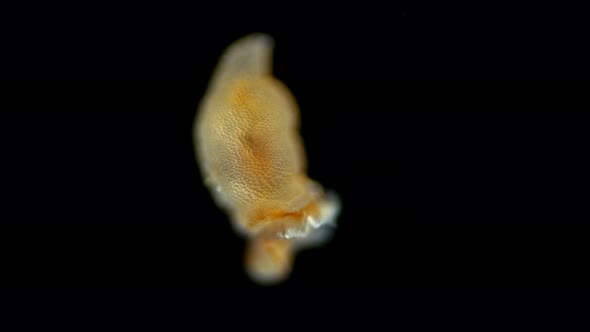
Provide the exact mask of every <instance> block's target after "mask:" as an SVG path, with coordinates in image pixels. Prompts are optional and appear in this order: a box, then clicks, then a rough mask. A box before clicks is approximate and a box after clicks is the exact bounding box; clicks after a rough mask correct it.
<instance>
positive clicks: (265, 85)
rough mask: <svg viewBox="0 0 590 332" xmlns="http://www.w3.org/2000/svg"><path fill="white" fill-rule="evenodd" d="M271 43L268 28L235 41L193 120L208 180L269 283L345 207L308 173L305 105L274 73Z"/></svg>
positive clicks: (320, 238)
mask: <svg viewBox="0 0 590 332" xmlns="http://www.w3.org/2000/svg"><path fill="white" fill-rule="evenodd" d="M272 48H273V42H272V39H271V38H270V37H269V36H267V35H262V34H253V35H249V36H246V37H244V38H242V39H240V40H238V41H236V42H234V43H233V44H231V45H230V46H229V47H228V48H227V50H226V51H225V52H224V54H223V55H222V57H221V59H220V62H219V64H218V66H217V68H216V70H215V72H214V74H213V77H212V79H211V82H210V85H209V88H208V90H207V92H206V94H205V96H204V97H203V99H202V101H201V104H200V106H199V110H198V114H197V117H196V121H195V126H194V139H195V147H196V153H197V160H198V162H199V166H200V168H201V172H202V175H203V177H204V179H205V184H206V185H207V186H208V187H209V189H210V190H211V192H212V195H213V197H214V198H215V201H216V202H217V204H218V205H219V206H220V207H221V208H222V209H224V210H225V211H226V212H227V213H228V214H229V215H230V218H231V221H232V224H233V225H234V226H235V228H236V230H237V231H238V232H239V233H240V234H243V235H244V236H246V237H248V239H249V242H250V243H249V246H248V249H247V251H246V257H245V265H246V271H247V272H248V274H249V275H250V277H251V278H252V279H253V280H254V281H256V282H259V283H263V284H270V283H276V282H279V281H281V280H284V279H285V278H286V277H287V276H288V275H289V272H290V271H291V268H292V263H293V258H294V254H295V250H297V249H299V248H301V247H305V246H309V245H314V244H318V243H321V242H324V241H325V240H326V239H327V237H328V235H329V234H330V232H329V228H326V227H322V226H325V225H330V224H333V222H334V220H335V217H336V215H337V213H338V210H339V203H338V200H337V198H336V196H335V195H334V194H325V193H324V192H323V189H322V187H321V186H320V185H319V184H317V183H316V182H314V181H312V180H310V179H309V178H308V177H307V176H306V174H305V168H306V161H305V153H304V149H303V144H302V140H301V137H300V136H299V133H298V122H299V110H298V107H297V104H296V102H295V99H294V97H293V96H292V95H291V93H290V92H289V90H288V89H287V87H285V86H284V85H283V84H282V83H281V82H279V81H278V80H277V79H276V78H274V77H273V76H272V63H271V62H272V61H271V58H272ZM320 227H322V228H321V229H320ZM326 230H328V232H327V231H326Z"/></svg>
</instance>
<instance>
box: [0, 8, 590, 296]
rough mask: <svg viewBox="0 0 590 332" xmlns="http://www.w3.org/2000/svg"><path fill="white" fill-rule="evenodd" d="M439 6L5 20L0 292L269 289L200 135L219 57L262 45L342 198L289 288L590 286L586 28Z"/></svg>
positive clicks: (326, 181)
mask: <svg viewBox="0 0 590 332" xmlns="http://www.w3.org/2000/svg"><path fill="white" fill-rule="evenodd" d="M192 9H194V8H192ZM439 9H440V8H416V7H412V6H407V5H405V4H400V5H399V6H394V9H390V10H387V11H380V10H379V9H371V10H361V11H360V12H356V10H355V8H345V10H346V11H345V12H331V11H326V12H321V13H318V12H316V11H311V13H310V14H305V13H298V12H297V13H294V12H293V13H292V12H290V11H289V13H291V14H290V15H287V14H285V17H286V18H285V21H283V20H281V19H280V18H281V16H280V15H277V16H278V17H277V20H276V22H275V21H274V19H268V20H264V21H259V20H248V19H245V18H243V17H241V16H240V15H239V10H236V11H235V13H233V14H232V15H236V16H237V17H239V19H238V20H233V19H229V18H227V17H224V19H223V20H221V19H216V18H215V17H208V13H209V12H206V11H203V12H198V11H195V10H192V11H187V13H184V14H181V15H180V16H173V15H168V12H167V11H163V12H160V10H159V9H158V10H157V9H156V8H152V9H145V8H144V9H142V10H146V12H145V13H144V12H143V11H142V10H138V11H137V12H135V11H133V12H131V11H130V12H120V11H115V12H116V14H114V13H111V12H108V13H107V12H105V13H104V14H105V15H106V17H108V18H109V19H108V20H106V19H103V18H104V16H101V15H99V14H95V15H91V16H84V15H82V14H80V16H79V17H73V18H72V19H71V20H56V21H51V22H46V24H33V23H30V24H28V23H23V24H21V25H17V24H15V25H12V27H13V28H14V29H16V30H15V31H16V32H15V33H9V34H8V35H7V37H8V39H7V40H8V42H9V43H11V44H10V45H11V47H7V48H6V49H7V50H10V52H7V53H8V60H7V61H6V62H5V68H3V69H2V77H3V78H4V79H6V80H4V81H3V82H2V90H1V91H2V92H1V95H2V101H3V105H2V112H1V113H0V137H1V138H2V143H1V144H2V145H1V146H2V157H1V158H2V160H1V163H2V176H1V178H0V179H1V181H2V187H1V188H2V192H3V195H2V196H3V198H2V204H1V206H2V211H3V213H2V216H1V221H0V223H1V224H2V225H1V226H0V237H1V241H0V243H1V246H2V250H1V256H2V285H3V286H5V287H158V288H168V287H174V288H176V287H183V288H184V287H191V288H195V287H197V288H199V287H203V288H210V287H230V288H234V287H239V288H250V287H256V286H255V285H254V284H252V283H251V282H250V281H249V280H248V279H247V278H246V276H245V274H244V273H243V270H242V265H241V264H242V262H241V261H242V253H243V247H244V241H243V239H241V238H239V237H238V236H237V235H235V234H234V232H233V230H232V229H231V227H230V224H229V222H228V220H227V218H226V217H225V215H224V214H223V213H222V212H221V211H219V210H218V209H217V207H216V206H215V205H214V203H213V201H212V200H211V198H210V196H209V193H208V192H207V190H206V189H205V188H204V187H203V185H202V181H201V178H200V175H199V173H198V169H197V166H196V163H195V160H194V154H193V147H192V139H191V129H192V121H193V117H194V115H195V111H196V108H197V105H198V102H199V100H200V98H201V96H202V95H203V93H204V90H205V88H206V86H207V83H208V80H209V77H210V74H211V71H212V70H213V67H214V65H215V64H216V61H217V58H218V56H219V54H220V53H221V52H222V51H223V49H224V48H225V47H226V46H227V45H229V44H230V43H231V42H233V41H234V40H235V39H237V38H239V37H241V36H243V35H246V34H248V33H250V32H266V33H269V34H271V35H272V36H273V37H274V38H275V40H276V53H275V60H274V61H275V74H276V76H277V77H278V78H279V79H281V80H282V81H283V82H285V83H286V84H287V86H289V87H290V88H291V90H292V92H293V93H294V95H295V96H296V98H297V100H298V102H299V105H300V107H301V116H302V128H301V130H302V135H303V138H304V141H305V144H306V149H307V155H308V160H309V175H310V176H311V178H313V179H315V180H318V181H319V182H320V183H322V184H323V185H324V186H325V187H327V188H329V189H333V190H334V191H336V192H337V193H338V194H339V196H340V198H341V200H342V204H343V210H342V213H341V216H340V218H339V219H338V229H337V231H336V234H335V237H334V239H333V241H332V242H330V243H329V244H328V245H326V246H324V247H322V248H319V249H314V250H310V251H304V252H302V253H300V255H299V256H298V257H297V260H296V264H295V270H294V272H293V274H292V278H291V279H289V280H288V281H287V282H286V283H284V284H283V285H281V287H394V288H416V287H418V288H421V287H492V288H494V287H519V288H520V287H524V288H529V287H532V288H536V287H586V286H587V283H588V280H589V277H590V276H589V275H588V272H587V271H586V269H585V267H586V265H587V264H586V263H587V261H588V255H587V252H588V249H589V248H588V241H587V238H588V231H589V230H590V228H589V227H588V213H587V204H588V175H587V169H588V168H587V162H586V158H587V151H588V148H587V142H588V116H587V114H586V112H587V110H588V100H587V89H588V86H587V83H585V82H581V81H579V82H577V81H566V80H565V79H572V78H587V71H586V68H585V67H584V64H583V62H580V61H579V60H581V59H582V58H583V54H582V53H581V48H579V46H578V45H579V43H576V42H574V41H575V40H576V36H575V35H574V34H572V33H568V32H570V31H578V30H576V29H577V28H579V27H580V26H581V24H582V23H581V22H580V21H578V20H577V19H576V17H569V16H567V15H566V14H564V12H558V13H557V14H555V15H558V18H561V19H562V20H563V22H564V24H559V25H558V27H559V29H556V28H555V26H552V25H548V23H547V22H545V21H544V19H543V17H544V16H543V15H541V14H539V15H538V16H535V15H534V13H533V14H530V12H527V13H529V14H527V15H530V17H528V16H527V21H526V22H527V24H524V23H523V21H522V20H521V18H522V17H523V16H522V15H525V14H524V12H523V13H520V12H518V11H514V10H512V11H508V12H509V13H511V15H508V17H507V18H506V17H505V18H504V19H503V20H498V19H496V18H497V17H498V16H496V14H497V13H498V12H503V11H498V12H489V11H484V10H481V9H477V8H472V9H469V8H463V9H462V10H461V11H456V10H455V9H453V8H444V10H443V11H440V10H439ZM277 10H278V9H277ZM330 13H331V14H330ZM107 14H108V15H107ZM192 15H194V16H195V17H194V18H193V17H192ZM211 15H213V14H211ZM559 15H561V16H559ZM232 17H233V16H232ZM240 17H241V18H240ZM457 18H459V20H458V19H457ZM554 18H555V16H554ZM528 19H530V20H528ZM537 20H538V21H537ZM33 21H34V20H33ZM226 21H231V22H232V23H231V24H229V23H228V24H222V23H223V22H226ZM44 22H45V21H43V22H42V23H44ZM212 22H218V23H219V24H210V23H212ZM516 79H530V80H516Z"/></svg>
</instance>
